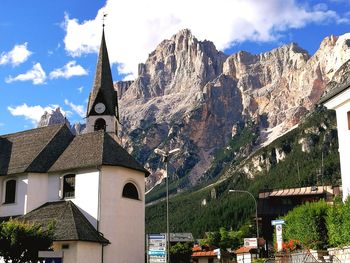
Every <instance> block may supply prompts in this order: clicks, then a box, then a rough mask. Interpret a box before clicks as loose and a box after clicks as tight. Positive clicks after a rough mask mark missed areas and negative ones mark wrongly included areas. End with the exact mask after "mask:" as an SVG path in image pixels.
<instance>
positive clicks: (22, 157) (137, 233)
mask: <svg viewBox="0 0 350 263" xmlns="http://www.w3.org/2000/svg"><path fill="white" fill-rule="evenodd" d="M118 118H119V116H118V103H117V94H116V91H115V90H114V87H113V81H112V74H111V69H110V64H109V60H108V53H107V47H106V43H105V37H104V33H103V34H102V42H101V47H100V53H99V57H98V62H97V68H96V75H95V81H94V85H93V88H92V91H91V94H90V98H89V104H88V111H87V133H85V134H82V135H76V136H75V135H73V134H72V133H71V131H70V130H69V128H68V127H67V126H66V125H65V124H62V125H53V126H48V127H43V128H38V129H33V130H28V131H23V132H18V133H13V134H8V135H3V136H0V198H1V202H0V220H6V219H7V218H9V217H18V218H20V219H23V220H26V221H29V222H39V223H43V224H47V223H50V222H54V223H55V240H54V245H53V248H54V250H55V251H63V262H64V263H79V262H84V263H87V262H91V263H102V262H103V263H114V262H118V263H142V262H144V258H145V254H144V248H145V241H144V240H145V200H144V194H145V193H144V189H145V176H148V172H147V171H146V170H145V169H144V168H143V167H142V166H141V165H140V164H139V163H138V162H137V161H136V160H135V159H134V158H133V157H132V156H131V155H129V154H128V152H127V151H126V150H125V149H123V148H122V147H121V146H120V145H119V144H118V142H119V139H118V134H117V130H118V127H117V124H118ZM0 261H1V260H0Z"/></svg>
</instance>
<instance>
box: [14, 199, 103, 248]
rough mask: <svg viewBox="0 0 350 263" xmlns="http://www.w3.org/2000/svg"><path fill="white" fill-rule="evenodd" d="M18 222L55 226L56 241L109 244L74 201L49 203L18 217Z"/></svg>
mask: <svg viewBox="0 0 350 263" xmlns="http://www.w3.org/2000/svg"><path fill="white" fill-rule="evenodd" d="M18 220H23V221H26V222H32V223H38V224H41V225H43V226H44V227H47V226H49V224H52V223H53V224H54V241H90V242H98V243H102V244H108V243H109V241H108V240H107V239H106V238H104V237H103V236H102V235H101V234H100V233H99V232H98V231H97V230H96V229H95V228H94V227H93V226H92V225H91V223H90V222H89V221H88V220H87V219H86V217H85V216H84V215H83V214H82V213H81V211H80V210H79V208H78V207H77V206H76V205H75V204H74V203H73V202H72V201H58V202H48V203H46V204H44V205H42V206H40V207H39V208H37V209H35V210H33V211H31V212H29V213H27V214H25V215H24V216H21V217H18Z"/></svg>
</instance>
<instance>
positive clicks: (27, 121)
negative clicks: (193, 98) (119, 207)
mask: <svg viewBox="0 0 350 263" xmlns="http://www.w3.org/2000/svg"><path fill="white" fill-rule="evenodd" d="M214 3H215V4H214ZM103 12H105V13H107V14H108V15H107V17H106V40H107V46H108V50H109V55H110V60H111V63H113V66H112V71H113V77H114V80H115V81H117V80H122V79H133V78H135V77H137V64H138V63H141V62H144V61H145V60H146V59H147V56H148V54H149V53H150V52H152V51H153V50H154V49H155V47H156V46H157V44H159V43H160V42H161V41H162V40H163V39H166V38H167V39H168V38H170V37H171V36H172V35H173V34H175V33H177V32H178V31H179V30H180V29H183V28H189V29H191V31H192V33H193V35H194V36H196V37H197V38H198V39H199V40H204V39H207V40H211V41H213V42H214V44H215V45H216V47H217V48H218V49H220V50H223V51H224V52H225V53H227V54H232V53H234V52H237V51H239V50H246V51H248V52H251V53H260V52H265V51H269V50H271V49H273V48H275V47H278V46H280V45H282V44H285V43H290V42H296V43H298V44H299V45H300V46H301V47H303V48H304V49H306V50H308V51H309V52H310V53H311V54H313V53H314V52H315V51H316V50H317V48H318V47H319V45H320V42H321V41H322V39H323V38H324V37H326V36H329V35H331V34H334V35H342V34H344V33H347V32H350V30H349V26H350V1H349V0H324V1H315V0H308V1H303V0H264V1H261V0H216V1H212V0H202V1H194V0H178V1H176V2H174V1H172V0H148V1H144V0H128V1H122V0H84V1H83V0H49V1H42V0H31V1H28V0H1V1H0V134H7V133H12V132H16V131H21V130H25V129H30V128H34V127H36V125H37V121H38V119H39V118H40V116H41V115H42V114H43V112H44V111H45V110H48V111H50V110H51V109H53V108H55V107H58V106H59V107H61V109H62V110H63V111H64V112H65V114H66V115H67V118H68V119H69V120H70V121H71V123H74V122H77V121H80V122H84V115H85V109H86V102H87V98H88V95H89V91H90V89H91V86H92V82H93V77H94V72H95V66H96V59H97V51H98V46H99V43H100V39H101V29H102V27H101V24H102V16H103Z"/></svg>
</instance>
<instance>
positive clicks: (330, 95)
mask: <svg viewBox="0 0 350 263" xmlns="http://www.w3.org/2000/svg"><path fill="white" fill-rule="evenodd" d="M349 88H350V83H349V82H347V83H342V84H338V85H336V86H334V87H333V88H332V89H331V90H329V91H328V92H327V93H325V94H324V95H323V96H322V98H321V99H320V101H319V104H323V103H326V102H327V101H329V100H331V99H332V98H334V97H335V96H337V95H339V94H340V93H342V92H343V91H345V90H347V89H349Z"/></svg>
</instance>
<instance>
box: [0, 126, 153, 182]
mask: <svg viewBox="0 0 350 263" xmlns="http://www.w3.org/2000/svg"><path fill="white" fill-rule="evenodd" d="M101 165H113V166H122V167H126V168H130V169H134V170H138V171H140V172H143V173H145V175H146V176H147V175H148V174H149V172H148V171H147V170H146V169H144V168H143V167H142V166H141V165H140V164H139V163H138V162H137V161H136V160H135V159H134V158H133V157H132V156H131V155H130V154H129V153H128V152H127V151H126V150H125V149H124V148H122V147H121V146H120V145H119V144H118V143H117V141H116V140H115V139H114V138H112V137H111V136H110V135H109V134H108V133H105V132H104V131H97V132H91V133H86V134H82V135H76V136H74V135H73V134H72V133H71V132H70V130H69V128H68V127H67V126H66V125H65V124H62V125H52V126H47V127H42V128H37V129H33V130H28V131H23V132H19V133H13V134H8V135H4V136H0V175H11V174H17V173H24V172H38V173H46V172H58V171H66V170H71V169H82V168H92V167H98V166H101Z"/></svg>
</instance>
